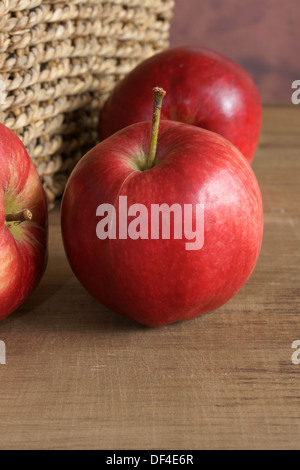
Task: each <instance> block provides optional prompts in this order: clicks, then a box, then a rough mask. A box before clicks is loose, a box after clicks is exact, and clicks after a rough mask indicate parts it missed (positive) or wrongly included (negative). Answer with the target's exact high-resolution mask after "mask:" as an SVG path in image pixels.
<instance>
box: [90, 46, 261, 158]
mask: <svg viewBox="0 0 300 470" xmlns="http://www.w3.org/2000/svg"><path fill="white" fill-rule="evenodd" d="M157 83H159V84H160V86H161V87H162V88H164V89H165V90H167V91H168V93H167V96H166V98H165V102H164V107H163V111H162V119H171V120H175V121H181V122H185V123H187V124H194V125H196V126H199V127H202V128H204V129H209V130H211V131H213V132H216V133H218V134H221V135H222V136H223V137H225V138H226V139H227V140H229V141H230V142H231V143H233V144H234V145H235V146H236V147H237V148H238V149H239V150H240V151H241V152H242V154H243V155H244V156H245V157H246V159H247V160H248V161H249V162H251V161H252V159H253V156H254V153H255V150H256V147H257V143H258V139H259V135H260V129H261V121H262V107H261V101H260V97H259V93H258V90H257V88H256V85H255V83H254V81H253V80H252V78H251V77H250V75H249V74H248V73H247V72H246V71H245V70H244V69H243V68H242V67H241V66H240V65H238V64H236V63H235V62H233V61H232V60H229V59H228V58H226V57H224V56H223V55H221V54H219V53H217V52H215V51H212V50H210V49H206V48H201V47H177V48H173V49H167V50H165V51H163V52H161V53H159V54H156V55H154V56H152V57H150V58H149V59H147V60H145V61H144V62H142V63H141V64H139V65H138V66H137V67H136V68H135V69H134V70H133V71H132V72H130V73H129V74H128V75H127V76H125V78H124V79H123V80H122V81H121V82H119V83H118V85H117V86H116V87H115V89H114V90H113V92H112V94H111V95H110V97H109V99H108V100H107V102H106V103H105V105H104V107H103V109H102V111H101V114H100V120H99V137H100V140H103V139H105V138H106V137H108V136H110V135H111V134H113V133H115V132H116V131H118V130H120V129H122V128H123V127H126V126H128V125H130V124H133V123H135V122H140V121H146V120H148V119H149V116H150V115H151V107H152V94H151V90H152V89H153V87H154V86H156V84H157Z"/></svg>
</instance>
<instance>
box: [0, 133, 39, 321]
mask: <svg viewBox="0 0 300 470" xmlns="http://www.w3.org/2000/svg"><path fill="white" fill-rule="evenodd" d="M47 238H48V210H47V204H46V198H45V193H44V190H43V187H42V184H41V181H40V177H39V175H38V173H37V170H36V168H35V166H34V164H33V162H32V160H31V159H30V157H29V156H28V153H27V152H26V149H25V147H24V145H23V143H22V142H21V140H20V139H19V138H18V137H17V136H16V134H15V133H14V132H12V131H11V130H10V129H8V128H7V127H6V126H4V125H3V124H0V320H1V319H3V318H4V317H6V316H7V315H9V314H10V313H12V312H13V311H14V310H16V309H17V307H19V306H20V305H21V304H22V303H23V302H24V301H25V299H26V298H27V297H28V296H29V295H30V294H31V293H32V291H33V290H34V289H35V287H36V286H37V285H38V283H39V281H40V279H41V277H42V275H43V273H44V270H45V266H46V262H47Z"/></svg>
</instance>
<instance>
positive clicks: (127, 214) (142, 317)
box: [61, 103, 263, 326]
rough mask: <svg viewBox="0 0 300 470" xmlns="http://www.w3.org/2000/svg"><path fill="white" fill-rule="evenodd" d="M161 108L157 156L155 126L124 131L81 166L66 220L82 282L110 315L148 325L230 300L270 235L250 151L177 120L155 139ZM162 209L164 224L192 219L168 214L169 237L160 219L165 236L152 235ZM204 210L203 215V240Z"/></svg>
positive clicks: (69, 250) (68, 246)
mask: <svg viewBox="0 0 300 470" xmlns="http://www.w3.org/2000/svg"><path fill="white" fill-rule="evenodd" d="M159 108H160V105H159V104H157V103H156V104H155V112H154V118H153V124H152V131H151V140H150V146H149V149H148V141H149V136H150V128H151V122H149V121H148V122H142V123H137V124H133V125H131V126H129V127H127V128H125V129H122V130H121V131H119V132H118V133H116V134H114V135H113V136H111V137H110V138H108V139H106V140H105V141H103V142H102V143H100V144H98V145H97V146H96V147H94V148H93V149H92V150H90V151H89V152H88V153H87V154H86V155H85V156H84V157H83V158H82V159H81V161H80V162H79V163H78V164H77V166H76V168H75V169H74V171H73V173H72V175H71V177H70V179H69V181H68V184H67V187H66V190H65V193H64V197H63V202H62V215H61V217H62V234H63V240H64V246H65V250H66V254H67V257H68V259H69V262H70V265H71V267H72V269H73V271H74V273H75V275H76V276H77V278H78V279H79V281H80V282H81V283H82V284H83V286H84V287H85V288H86V289H87V290H88V291H89V292H90V293H91V294H92V295H93V296H94V297H95V298H96V299H98V300H99V301H100V302H101V303H102V304H104V305H105V306H107V307H108V308H110V309H111V310H113V311H115V312H118V313H119V314H121V315H124V316H125V317H128V318H131V319H132V320H134V321H136V322H138V323H141V324H143V325H148V326H159V325H164V324H168V323H173V322H177V321H180V320H184V319H188V318H191V317H194V316H196V315H199V314H201V313H205V312H208V311H211V310H214V309H216V308H218V307H220V306H221V305H223V304H224V303H225V302H227V301H228V300H229V299H230V298H231V297H232V296H233V295H234V294H236V292H237V291H238V290H239V289H240V288H241V287H242V286H243V285H244V283H245V282H246V280H247V279H248V277H249V276H250V274H251V272H252V270H253V269H254V267H255V264H256V261H257V258H258V255H259V251H260V246H261V241H262V231H263V218H262V215H263V212H262V199H261V193H260V190H259V186H258V183H257V180H256V178H255V175H254V173H253V171H252V169H251V167H250V165H249V164H248V162H247V161H246V160H245V158H244V157H243V156H242V154H241V153H240V152H239V151H238V150H237V149H236V148H235V147H234V146H233V145H232V144H231V143H230V142H228V141H227V140H226V139H224V138H223V137H221V136H220V135H218V134H216V133H213V132H210V131H207V130H203V129H201V128H199V127H196V126H192V125H189V124H184V123H180V122H174V121H162V122H161V125H160V133H159V137H158V142H157V126H158V124H157V120H158V117H159ZM156 144H157V149H156ZM124 201H125V202H124ZM126 201H127V202H126ZM135 204H138V206H136V205H135ZM163 204H165V205H166V206H164V210H163V217H162V219H163V218H164V217H166V218H167V217H168V215H169V216H170V213H169V214H168V208H172V206H173V204H175V205H176V207H177V208H178V207H179V208H181V209H182V210H183V211H184V210H185V209H186V208H192V212H189V213H188V212H184V214H186V213H188V215H191V213H192V217H190V219H189V220H188V218H187V221H185V219H184V218H183V217H182V218H181V219H180V217H179V216H178V214H176V223H177V225H176V226H175V222H174V224H172V217H169V222H170V227H171V230H170V236H168V233H167V236H164V233H163V231H164V229H163V222H162V221H161V225H160V226H159V227H158V228H159V231H157V226H154V225H152V226H151V229H150V225H151V223H152V222H153V220H154V219H153V220H152V218H151V217H152V214H153V213H154V209H155V210H157V207H158V206H157V205H159V206H161V205H163ZM126 206H127V207H126ZM161 207H162V206H161ZM197 207H200V209H201V207H202V208H203V209H204V214H203V215H204V225H203V224H202V229H203V233H201V220H202V219H201V211H200V217H199V220H200V223H199V224H198V222H199V220H198V221H197V212H196V208H197ZM165 208H166V210H165ZM112 209H113V210H112ZM114 211H115V217H116V218H114V215H113V212H114ZM108 214H110V215H111V218H110V219H109V217H108ZM178 220H179V225H178ZM174 221H175V212H174ZM185 222H187V223H186V226H187V225H188V223H191V222H192V223H193V230H194V232H195V233H196V235H199V237H198V238H199V239H198V240H197V236H196V237H195V240H194V241H193V242H191V241H189V239H190V238H191V237H187V236H186V237H184V236H182V237H181V238H180V236H178V230H179V229H180V228H181V229H182V228H184V234H186V231H185V226H184V224H185ZM202 222H203V220H202ZM156 223H157V219H156ZM153 224H154V222H153ZM166 225H167V223H166ZM166 225H165V226H164V228H166ZM197 227H198V228H197ZM147 228H148V231H147ZM167 228H168V227H167ZM175 231H177V237H175ZM179 231H180V230H179ZM158 232H159V236H157V235H158ZM166 232H168V230H166ZM187 233H189V234H190V233H191V232H187ZM153 234H154V236H153ZM202 235H204V243H203V237H202ZM193 243H194V245H193ZM202 245H203V246H202Z"/></svg>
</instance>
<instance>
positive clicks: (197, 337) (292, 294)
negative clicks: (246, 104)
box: [0, 105, 300, 450]
mask: <svg viewBox="0 0 300 470" xmlns="http://www.w3.org/2000/svg"><path fill="white" fill-rule="evenodd" d="M253 169H254V171H255V173H256V175H257V178H258V181H259V183H260V186H261V190H262V194H263V200H264V214H265V232H264V240H263V246H262V251H261V255H260V258H259V261H258V264H257V266H256V268H255V271H254V273H253V274H252V276H251V278H250V279H249V281H248V282H247V284H246V285H245V286H244V287H243V288H242V289H241V291H240V292H239V293H238V294H237V295H236V296H235V297H234V298H233V299H232V300H231V301H230V302H229V303H227V304H226V305H225V306H223V307H222V308H220V309H219V310H217V311H214V312H212V313H209V314H206V315H203V316H200V317H198V318H196V319H193V320H189V321H186V322H181V323H177V324H174V325H170V326H167V327H162V328H158V329H151V328H144V327H140V326H138V325H135V324H134V323H132V322H130V321H128V320H125V319H123V318H121V317H119V316H117V315H116V314H114V313H111V312H109V311H107V310H106V309H105V308H103V307H102V306H101V305H99V304H98V303H97V302H96V301H95V300H94V299H93V298H91V297H90V295H89V294H87V293H86V292H85V290H84V289H83V288H82V287H81V286H80V285H79V283H78V281H77V280H76V279H75V278H74V276H73V275H72V272H71V270H70V268H69V266H68V263H67V261H66V258H65V256H64V251H63V246H62V241H61V235H60V227H59V211H58V209H57V210H56V211H54V212H52V213H51V214H50V260H49V265H48V268H47V271H46V274H45V276H44V278H43V281H42V283H41V285H40V286H39V288H38V289H37V291H36V292H35V293H34V295H33V296H32V297H31V298H30V299H28V300H27V301H26V303H25V304H24V305H23V306H22V307H21V308H20V309H19V311H18V312H16V313H15V314H13V315H12V316H10V317H9V318H7V319H6V320H4V321H3V322H1V324H0V340H2V341H4V342H5V343H6V355H7V364H6V365H0V437H1V438H0V448H1V449H105V450H121V449H126V450H134V449H142V450H147V449H156V450H160V449H161V450H176V449H178V450H187V449H194V450H195V449H300V364H299V365H297V364H293V362H292V354H293V352H295V351H296V350H295V349H292V343H293V342H294V341H295V340H300V216H299V208H300V106H298V107H297V106H292V105H291V106H271V105H269V106H265V108H264V124H263V132H262V136H261V139H260V144H259V148H258V150H257V154H256V157H255V160H254V163H253ZM299 358H300V354H299Z"/></svg>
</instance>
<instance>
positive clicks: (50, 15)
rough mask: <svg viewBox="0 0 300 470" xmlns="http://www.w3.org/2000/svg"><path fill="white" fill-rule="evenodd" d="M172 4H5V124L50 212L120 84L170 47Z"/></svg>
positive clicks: (140, 0) (1, 45) (0, 38)
mask: <svg viewBox="0 0 300 470" xmlns="http://www.w3.org/2000/svg"><path fill="white" fill-rule="evenodd" d="M173 3H174V1H173V0H68V1H58V0H0V85H1V87H0V121H1V122H2V123H4V124H5V125H6V126H7V127H9V128H10V129H12V130H13V131H14V132H15V133H16V134H17V135H19V137H20V138H21V139H22V141H23V142H24V144H25V146H26V148H27V150H28V153H29V155H30V156H31V158H32V160H33V162H34V163H35V165H36V167H37V169H38V172H39V174H40V176H41V179H42V182H43V185H44V188H45V191H46V195H47V198H48V201H49V207H52V206H53V204H54V202H55V200H56V199H57V198H58V197H59V196H60V195H61V194H62V192H63V190H64V187H65V184H66V181H67V178H68V176H69V174H70V171H71V170H72V168H73V167H74V165H75V164H76V162H77V161H78V160H79V159H80V158H81V157H82V156H83V154H84V153H85V152H86V151H87V150H88V149H89V148H91V147H92V146H94V145H95V144H96V143H97V122H98V116H99V110H100V109H101V106H102V105H103V103H104V101H105V100H106V98H107V97H108V95H109V93H110V91H111V90H112V89H113V87H114V86H115V85H116V83H117V82H118V81H119V80H120V79H121V78H122V77H123V76H124V75H125V74H127V73H128V72H129V71H130V70H131V69H132V68H133V67H135V66H136V65H137V63H139V62H140V61H141V60H143V59H145V58H147V57H149V56H151V55H153V54H154V53H156V52H159V51H160V50H162V49H164V48H166V47H167V46H168V40H169V26H170V19H171V17H172V12H173Z"/></svg>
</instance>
